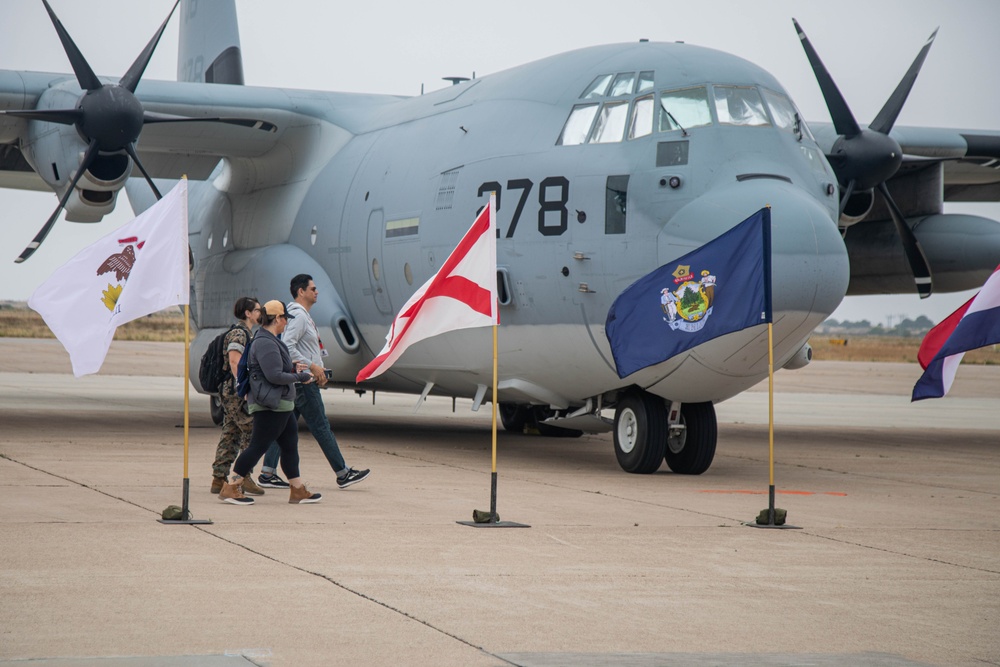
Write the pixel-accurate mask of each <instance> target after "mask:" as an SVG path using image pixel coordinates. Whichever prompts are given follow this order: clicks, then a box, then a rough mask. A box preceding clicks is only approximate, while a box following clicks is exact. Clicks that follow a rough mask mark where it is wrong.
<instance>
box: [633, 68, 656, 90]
mask: <svg viewBox="0 0 1000 667" xmlns="http://www.w3.org/2000/svg"><path fill="white" fill-rule="evenodd" d="M651 90H653V71H652V70H647V71H645V72H639V83H638V84H636V87H635V92H636V93H637V94H639V95H641V94H642V93H648V92H650V91H651Z"/></svg>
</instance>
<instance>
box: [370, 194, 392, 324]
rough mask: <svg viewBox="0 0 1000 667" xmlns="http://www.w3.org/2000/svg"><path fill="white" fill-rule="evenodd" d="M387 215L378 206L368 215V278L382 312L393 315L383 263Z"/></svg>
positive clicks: (376, 303) (376, 304)
mask: <svg viewBox="0 0 1000 667" xmlns="http://www.w3.org/2000/svg"><path fill="white" fill-rule="evenodd" d="M384 223H385V215H384V214H383V211H382V209H380V208H377V209H375V210H374V211H372V212H371V213H370V214H369V215H368V280H369V281H370V282H371V286H372V288H371V289H372V298H374V299H375V306H376V307H378V310H379V312H380V313H382V314H384V315H392V314H393V310H392V303H390V301H389V292H388V291H386V289H385V273H384V267H383V265H382V242H383V240H384V239H385V234H384V230H383V229H382V226H383V224H384Z"/></svg>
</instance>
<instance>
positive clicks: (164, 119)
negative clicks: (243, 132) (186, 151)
mask: <svg viewBox="0 0 1000 667" xmlns="http://www.w3.org/2000/svg"><path fill="white" fill-rule="evenodd" d="M142 122H143V124H144V125H151V124H153V123H197V122H202V123H222V124H224V125H237V126H239V127H246V128H250V129H252V130H261V131H263V132H275V131H277V129H278V126H277V125H275V124H274V123H271V122H269V121H266V120H260V119H258V118H223V117H221V116H206V117H203V118H195V117H192V116H172V115H170V114H165V113H156V112H153V111H147V112H145V113H144V114H143V117H142Z"/></svg>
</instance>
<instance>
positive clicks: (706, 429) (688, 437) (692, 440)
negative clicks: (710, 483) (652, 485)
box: [663, 402, 719, 475]
mask: <svg viewBox="0 0 1000 667" xmlns="http://www.w3.org/2000/svg"><path fill="white" fill-rule="evenodd" d="M681 417H682V419H683V420H684V425H685V426H686V427H687V428H685V429H684V434H683V435H682V436H681V437H680V438H667V439H666V447H665V450H666V451H665V452H664V456H663V458H664V459H665V460H666V462H667V467H669V468H670V469H671V470H673V471H674V472H675V473H677V474H678V475H700V474H702V473H703V472H705V471H706V470H708V468H709V466H711V465H712V459H714V458H715V444H716V442H717V441H718V438H719V424H718V421H717V420H716V418H715V406H714V405H712V403H711V402H707V403H684V404H683V405H681Z"/></svg>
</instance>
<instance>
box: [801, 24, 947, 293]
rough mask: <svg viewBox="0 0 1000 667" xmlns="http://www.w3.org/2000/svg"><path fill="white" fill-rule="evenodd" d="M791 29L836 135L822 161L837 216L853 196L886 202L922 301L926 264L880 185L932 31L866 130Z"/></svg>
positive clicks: (892, 161)
mask: <svg viewBox="0 0 1000 667" xmlns="http://www.w3.org/2000/svg"><path fill="white" fill-rule="evenodd" d="M792 23H794V24H795V30H796V32H797V33H798V35H799V40H801V42H802V48H803V49H805V52H806V57H807V58H808V59H809V64H810V65H811V66H812V69H813V72H814V74H815V75H816V81H817V82H818V83H819V87H820V90H821V91H822V92H823V98H824V99H825V100H826V106H827V109H829V111H830V117H831V119H832V120H833V126H834V128H835V129H836V131H837V134H839V135H840V136H839V137H838V138H837V140H836V141H835V142H834V144H833V148H832V152H831V153H830V154H828V155H827V156H826V157H827V159H828V160H829V161H830V166H831V167H833V171H834V173H836V175H837V180H838V181H839V182H840V185H841V187H842V188H843V192H842V196H841V199H840V214H841V215H843V213H844V207H845V206H846V205H847V202H848V200H849V199H850V198H851V196H852V195H853V194H854V193H855V192H861V191H870V190H873V189H874V190H878V191H879V193H880V194H881V195H882V197H883V199H885V203H886V206H887V208H888V209H889V215H890V216H891V217H892V222H893V224H894V225H895V226H896V232H897V233H898V234H899V238H900V241H901V242H902V244H903V251H904V253H905V254H906V260H907V262H909V264H910V270H911V272H912V273H913V280H914V283H915V284H916V287H917V293H918V294H919V295H920V298H921V299H925V298H927V297H928V296H930V295H931V273H930V269H929V268H928V266H927V259H926V257H925V256H924V252H923V250H922V249H921V247H920V243H919V242H918V241H917V237H916V236H915V235H914V234H913V230H911V229H910V227H909V225H907V224H906V221H905V220H904V219H903V214H902V212H901V211H900V210H899V207H898V206H896V202H894V201H893V199H892V196H891V195H890V194H889V189H888V187H886V184H885V182H886V181H887V180H889V179H890V178H892V177H893V176H894V175H895V174H896V172H897V171H898V170H899V166H900V165H901V164H902V162H903V150H902V148H901V147H900V145H899V143H898V142H897V141H896V140H895V139H893V138H892V137H890V136H889V132H890V131H891V130H892V126H893V125H894V124H895V122H896V119H897V118H898V117H899V112H900V111H901V110H902V108H903V104H904V103H905V102H906V98H907V97H908V96H909V94H910V90H911V89H912V88H913V83H914V82H915V81H916V79H917V74H919V73H920V68H921V67H922V66H923V64H924V59H925V58H926V57H927V52H928V51H930V48H931V45H932V44H933V43H934V38H935V37H936V36H937V30H935V31H934V32H933V33H932V34H931V36H930V38H929V39H928V40H927V43H926V44H924V46H923V48H922V49H921V50H920V53H918V54H917V57H916V58H915V59H914V61H913V64H911V65H910V68H909V69H908V70H907V72H906V74H905V75H904V76H903V79H902V80H901V81H900V82H899V85H897V86H896V90H894V91H893V93H892V95H890V96H889V99H888V100H887V101H886V103H885V106H883V107H882V110H881V111H879V113H878V115H877V116H876V117H875V120H873V121H872V122H871V124H870V125H869V126H868V127H867V128H862V127H860V126H859V125H858V123H857V121H856V120H855V119H854V114H852V113H851V109H850V107H849V106H848V105H847V101H846V100H845V99H844V96H843V95H841V93H840V90H839V89H838V88H837V84H836V83H834V81H833V77H831V76H830V73H829V72H828V71H827V69H826V67H825V66H824V65H823V61H822V60H820V57H819V54H817V53H816V50H815V49H814V48H813V46H812V44H811V43H810V41H809V38H808V37H806V34H805V32H804V31H803V30H802V27H801V26H799V23H798V21H796V20H795V19H792Z"/></svg>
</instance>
